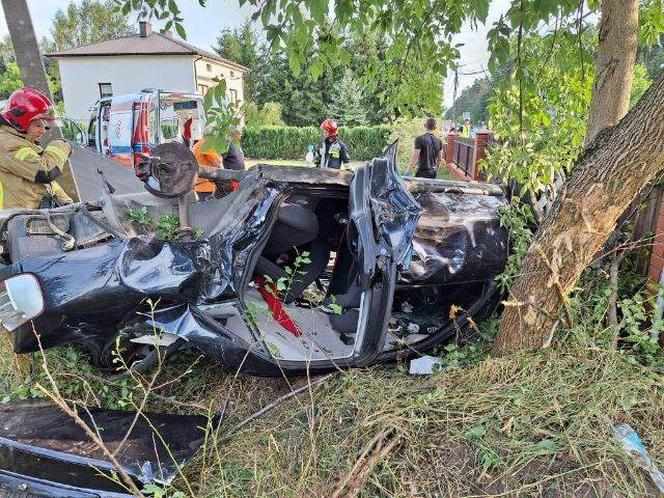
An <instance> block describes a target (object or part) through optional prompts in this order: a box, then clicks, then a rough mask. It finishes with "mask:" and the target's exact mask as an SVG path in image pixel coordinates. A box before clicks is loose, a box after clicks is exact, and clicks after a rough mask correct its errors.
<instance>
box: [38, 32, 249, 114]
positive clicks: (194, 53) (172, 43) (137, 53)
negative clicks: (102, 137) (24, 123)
mask: <svg viewBox="0 0 664 498" xmlns="http://www.w3.org/2000/svg"><path fill="white" fill-rule="evenodd" d="M139 26H140V30H139V33H138V34H136V35H132V36H126V37H123V38H117V39H113V40H107V41H103V42H99V43H94V44H92V45H86V46H83V47H77V48H72V49H69V50H63V51H60V52H53V53H51V54H47V57H54V58H55V59H57V61H58V64H59V66H60V77H61V80H62V94H63V97H64V103H65V115H66V116H67V117H69V118H72V119H75V120H77V121H82V122H86V121H87V120H88V118H89V115H90V111H89V109H90V108H91V106H92V105H93V104H94V103H95V102H96V101H97V100H98V99H99V98H101V97H108V96H112V95H123V94H129V93H136V92H139V91H140V90H142V89H143V88H160V89H163V90H167V91H175V92H183V93H198V94H205V92H206V91H207V89H208V88H210V87H211V86H214V85H215V82H214V80H213V78H215V77H223V78H225V80H226V85H227V86H226V88H227V89H226V92H227V94H228V98H229V99H230V101H231V102H233V103H236V104H240V103H241V102H242V101H243V100H244V76H245V74H246V73H247V72H248V71H249V69H248V68H246V67H244V66H242V65H240V64H237V63H235V62H233V61H230V60H228V59H224V58H223V57H219V56H218V55H216V54H213V53H211V52H207V51H205V50H202V49H200V48H197V47H194V46H193V45H190V44H188V43H185V42H184V41H182V40H179V39H177V38H175V37H174V36H173V35H172V34H171V33H170V32H161V33H157V32H153V31H152V26H151V24H150V23H149V22H145V21H142V22H140V23H139Z"/></svg>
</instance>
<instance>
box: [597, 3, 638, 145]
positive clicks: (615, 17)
mask: <svg viewBox="0 0 664 498" xmlns="http://www.w3.org/2000/svg"><path fill="white" fill-rule="evenodd" d="M638 30H639V0H602V19H601V21H600V25H599V45H598V47H597V58H596V60H595V83H594V85H593V94H592V99H591V101H590V113H589V115H588V135H587V136H586V144H590V143H591V142H592V141H593V140H594V138H595V137H596V136H597V134H598V133H599V132H600V131H602V130H603V129H604V128H608V127H609V126H615V125H616V124H618V122H619V121H620V120H621V119H622V118H623V116H624V115H625V114H627V110H628V109H629V98H630V95H631V93H632V83H633V81H634V64H635V63H636V50H637V47H638Z"/></svg>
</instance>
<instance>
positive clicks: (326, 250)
mask: <svg viewBox="0 0 664 498" xmlns="http://www.w3.org/2000/svg"><path fill="white" fill-rule="evenodd" d="M293 248H296V249H297V251H298V252H300V253H303V252H308V253H309V259H310V260H311V262H310V263H308V264H307V265H305V266H303V267H302V268H298V272H297V274H295V275H294V276H293V277H292V278H293V281H292V283H291V285H290V289H289V290H288V292H287V295H286V296H284V299H283V300H284V302H285V303H291V302H293V301H294V300H296V299H297V298H299V297H300V296H301V295H302V293H303V292H304V290H305V289H306V288H307V287H309V285H311V284H312V283H313V282H315V281H316V280H317V279H318V278H320V277H321V275H322V274H323V272H324V271H325V268H326V267H327V263H328V261H329V259H330V244H329V243H328V242H327V241H325V240H323V239H322V238H319V223H318V217H317V216H316V214H315V213H314V212H312V211H311V210H309V209H307V208H305V207H302V206H299V205H296V204H284V205H282V206H280V207H279V212H278V214H277V222H276V223H275V225H274V228H273V229H272V233H271V234H270V238H269V239H268V241H267V243H266V245H265V248H264V249H263V254H262V255H261V256H260V257H259V258H258V261H257V263H256V273H257V274H259V275H266V276H269V277H270V278H271V279H272V280H273V281H275V282H276V281H277V280H279V279H280V278H284V277H289V274H288V273H287V272H286V267H285V266H284V267H282V266H280V265H279V264H277V263H276V262H275V261H276V260H277V258H278V257H279V256H280V255H281V254H283V253H286V252H289V251H291V250H292V249H293Z"/></svg>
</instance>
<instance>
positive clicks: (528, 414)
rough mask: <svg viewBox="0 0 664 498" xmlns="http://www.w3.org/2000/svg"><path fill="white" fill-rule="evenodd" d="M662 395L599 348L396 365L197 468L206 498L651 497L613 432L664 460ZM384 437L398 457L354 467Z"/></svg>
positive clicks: (335, 390)
mask: <svg viewBox="0 0 664 498" xmlns="http://www.w3.org/2000/svg"><path fill="white" fill-rule="evenodd" d="M249 382H250V383H253V382H255V381H253V380H252V381H249ZM663 392H664V382H663V381H662V379H661V377H659V376H658V375H657V374H655V373H654V372H652V371H650V370H648V369H645V368H643V367H641V366H640V365H638V364H635V363H634V362H632V361H629V360H628V359H627V358H626V357H625V356H623V355H621V354H619V353H613V354H607V353H606V352H605V351H599V350H592V349H567V348H563V349H559V350H553V349H552V350H546V351H543V352H540V353H538V354H535V355H530V356H521V357H516V358H510V359H486V360H483V361H481V362H480V363H479V364H476V365H472V366H469V367H465V368H455V369H451V370H449V371H445V372H443V373H441V374H439V375H436V376H433V377H429V378H424V379H422V378H413V377H410V376H407V375H405V374H403V373H401V372H399V371H398V370H397V369H396V368H394V367H393V366H389V367H378V368H373V369H369V370H353V371H350V372H348V373H347V374H345V375H343V376H340V377H338V378H336V379H334V380H332V381H330V382H327V383H326V384H325V385H322V386H320V387H317V388H316V389H315V390H314V391H313V392H312V393H311V395H304V396H301V397H300V398H299V399H297V400H293V401H289V402H287V403H285V404H283V405H282V406H280V407H278V408H277V409H276V410H275V411H273V412H272V413H270V414H269V415H268V416H265V417H264V418H262V419H260V420H258V421H256V422H255V423H254V424H252V425H250V426H248V427H247V428H246V429H245V430H244V431H243V432H241V433H240V434H238V435H237V436H236V437H234V438H233V439H232V440H231V441H230V442H229V443H226V444H224V446H223V453H222V454H221V456H220V457H217V458H211V455H209V454H208V455H207V459H205V458H204V455H201V456H200V457H199V459H198V461H197V462H194V463H193V464H192V466H191V467H190V469H189V471H190V473H191V474H192V475H200V476H201V482H203V483H204V484H203V486H202V487H201V488H200V489H199V494H200V496H209V497H217V496H331V495H332V493H333V491H334V490H339V491H340V496H345V495H346V494H349V493H350V490H352V489H353V483H354V482H355V484H357V485H359V486H360V488H361V491H360V496H367V497H369V496H572V495H574V496H607V495H608V496H647V495H652V496H656V494H655V493H654V490H653V488H652V485H651V484H650V483H649V480H648V477H647V476H646V475H644V473H643V472H642V471H641V470H639V469H636V468H635V467H634V466H633V465H632V464H631V462H630V461H629V460H628V459H627V458H626V457H625V455H624V454H623V453H622V450H621V449H620V448H619V447H618V446H617V445H616V443H615V442H614V441H613V439H612V436H611V433H610V428H611V425H612V424H615V423H619V422H627V423H630V424H631V425H632V426H633V427H634V428H635V429H636V430H637V432H638V433H640V434H641V436H642V438H643V440H644V442H645V444H646V445H647V446H648V447H649V449H650V452H651V454H652V456H653V457H654V458H655V460H656V461H657V460H659V461H660V462H662V460H663V459H664V397H663V394H662V393H663ZM253 393H254V391H253V390H249V391H247V392H246V393H245V394H246V395H247V396H248V397H249V398H250V397H252V394H253ZM243 401H244V400H242V398H239V399H236V405H238V406H241V405H242V404H243ZM241 411H245V410H241ZM382 440H388V441H391V442H393V444H392V445H391V447H390V451H389V452H387V453H385V454H384V455H383V456H382V458H380V459H379V460H377V461H372V462H369V461H368V460H369V459H368V458H366V459H365V460H367V462H360V465H359V467H358V465H357V462H358V458H359V457H360V455H362V454H363V453H364V452H365V451H366V450H367V449H368V448H375V447H376V441H382ZM383 447H385V444H383ZM203 460H205V462H206V463H205V465H202V462H203ZM210 461H213V462H215V464H214V465H209V462H210ZM363 464H364V465H365V466H367V465H368V466H370V467H371V468H370V469H369V470H370V472H369V473H368V474H367V475H363V474H362V472H361V470H360V471H358V468H359V469H361V468H362V466H363ZM365 479H366V482H365V481H364V480H365ZM346 481H348V482H350V484H347V485H346V487H345V488H342V489H340V485H341V484H342V483H344V482H346Z"/></svg>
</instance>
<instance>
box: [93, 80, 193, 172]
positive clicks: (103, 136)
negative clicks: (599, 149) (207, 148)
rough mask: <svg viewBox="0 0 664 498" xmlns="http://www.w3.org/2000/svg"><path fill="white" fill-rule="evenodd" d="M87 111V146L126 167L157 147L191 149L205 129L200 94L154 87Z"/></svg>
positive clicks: (111, 99)
mask: <svg viewBox="0 0 664 498" xmlns="http://www.w3.org/2000/svg"><path fill="white" fill-rule="evenodd" d="M91 111H92V115H91V116H90V123H89V126H88V131H87V144H88V146H89V147H91V148H93V149H96V151H97V152H98V153H99V154H103V155H105V156H108V157H111V158H113V159H115V160H117V161H118V162H120V163H122V164H123V165H125V166H128V167H133V166H135V165H136V164H137V163H138V161H140V158H141V156H142V155H146V154H149V153H150V152H151V151H152V149H154V147H156V146H157V145H159V144H163V143H169V142H180V143H184V144H185V145H187V146H189V147H191V146H193V144H194V143H195V142H196V141H197V140H199V139H200V138H201V136H202V134H203V129H204V127H205V110H204V108H203V97H202V96H201V95H195V94H187V93H178V92H166V91H163V90H159V89H154V88H146V89H144V90H141V91H140V92H138V93H135V94H129V95H118V96H113V97H106V98H103V99H100V100H98V101H97V102H96V103H95V105H94V106H93V108H92V109H91Z"/></svg>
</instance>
